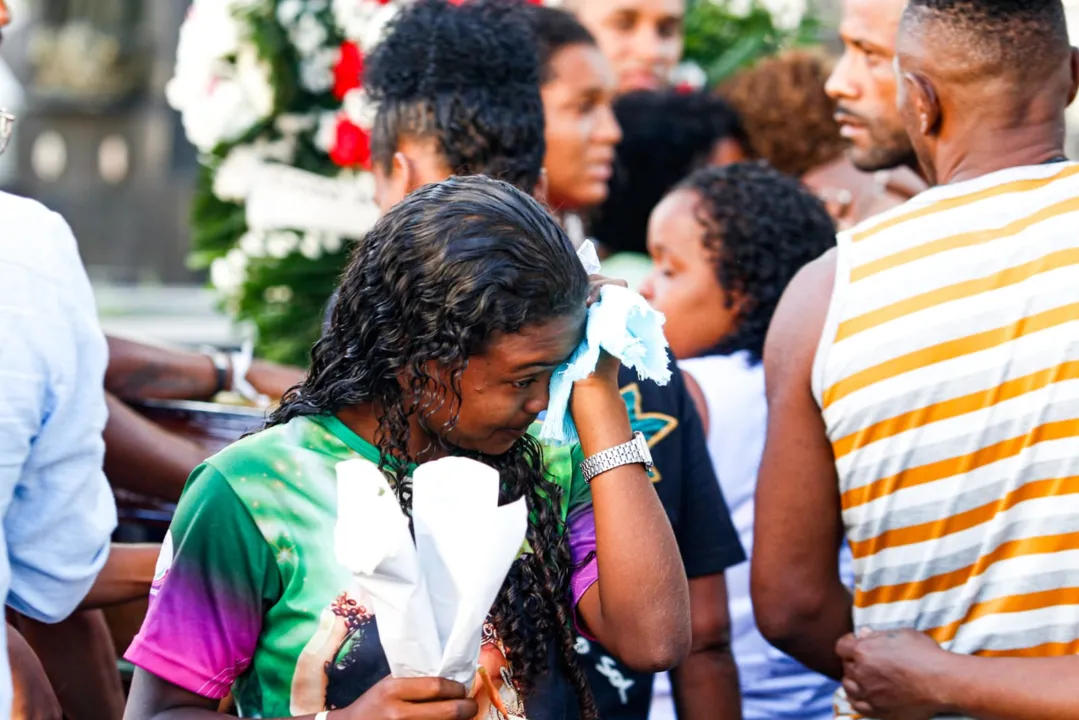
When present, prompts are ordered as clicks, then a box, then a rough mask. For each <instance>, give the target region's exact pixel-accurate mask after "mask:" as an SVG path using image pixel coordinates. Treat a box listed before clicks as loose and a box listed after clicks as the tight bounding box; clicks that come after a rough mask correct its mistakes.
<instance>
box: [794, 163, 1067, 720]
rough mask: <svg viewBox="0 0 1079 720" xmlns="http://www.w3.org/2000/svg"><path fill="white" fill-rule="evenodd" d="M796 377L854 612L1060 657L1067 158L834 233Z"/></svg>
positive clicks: (1011, 650)
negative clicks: (818, 411)
mask: <svg viewBox="0 0 1079 720" xmlns="http://www.w3.org/2000/svg"><path fill="white" fill-rule="evenodd" d="M813 390H814V394H815V395H816V397H817V401H818V403H819V404H820V406H821V408H822V413H823V417H824V421H825V424H826V426H827V430H828V436H829V438H830V440H831V443H832V447H833V449H834V453H835V458H836V468H837V470H838V474H839V484H840V494H841V498H842V509H843V522H844V524H845V526H846V531H847V536H848V538H849V540H850V544H851V548H852V550H853V554H854V571H855V597H854V625H855V628H857V629H861V628H871V629H874V630H887V629H894V628H904V627H907V628H915V629H917V630H920V631H922V632H925V633H927V634H928V635H930V636H931V637H932V638H933V639H935V640H937V641H938V642H939V643H940V644H941V645H942V646H943V647H945V648H947V649H949V650H952V651H954V652H958V653H965V654H974V655H981V656H987V657H993V656H1011V657H1034V656H1054V655H1074V654H1079V164H1075V163H1058V164H1050V165H1039V166H1033V167H1021V168H1012V169H1009V170H1004V171H1000V172H997V173H993V174H990V175H987V176H985V177H982V178H978V179H976V180H971V181H968V182H964V183H959V184H955V185H950V186H945V187H940V188H935V189H932V190H930V191H928V192H926V193H924V194H922V195H920V196H918V197H916V198H914V199H913V200H911V201H910V202H908V203H906V204H905V205H903V206H901V207H899V208H896V209H895V210H892V211H890V212H888V213H885V214H884V215H881V216H878V217H876V218H874V219H872V220H870V221H868V222H866V223H863V224H862V225H860V226H859V227H857V228H855V229H854V230H852V231H850V232H847V233H843V234H841V235H840V237H839V241H838V256H837V269H836V284H835V290H834V295H833V298H832V303H831V307H830V309H829V311H828V319H827V321H826V325H825V330H824V334H823V336H822V339H821V345H820V348H819V349H818V351H817V357H816V361H815V365H814V370H813ZM837 707H838V710H839V712H838V717H840V718H846V717H852V715H851V713H850V712H849V708H847V707H846V702H845V701H844V699H843V698H842V697H840V698H838V702H837Z"/></svg>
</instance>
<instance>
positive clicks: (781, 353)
mask: <svg viewBox="0 0 1079 720" xmlns="http://www.w3.org/2000/svg"><path fill="white" fill-rule="evenodd" d="M836 255H837V250H836V249H835V248H832V249H831V250H829V251H828V252H826V253H825V254H824V255H822V256H820V257H819V258H818V259H816V260H814V261H813V262H811V263H809V264H808V265H806V266H805V267H804V268H802V269H801V270H800V271H799V272H798V274H797V275H795V276H794V279H793V280H791V282H790V285H788V286H787V290H786V292H784V293H783V298H782V299H781V300H780V301H779V307H777V308H776V313H775V315H774V316H773V318H772V325H771V327H770V328H769V330H768V339H767V341H766V342H765V346H764V363H765V372H766V376H767V374H768V373H772V374H776V373H782V374H784V375H786V374H788V373H790V372H794V371H796V370H801V373H799V374H805V375H806V376H807V377H808V374H809V371H810V369H811V367H812V364H813V358H814V356H815V355H816V351H817V346H818V345H819V344H820V338H821V333H823V332H824V324H825V322H826V320H827V317H828V308H829V306H830V305H831V300H832V290H833V288H834V286H835V273H836Z"/></svg>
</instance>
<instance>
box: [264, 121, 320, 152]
mask: <svg viewBox="0 0 1079 720" xmlns="http://www.w3.org/2000/svg"><path fill="white" fill-rule="evenodd" d="M273 124H274V127H275V128H277V132H279V133H281V134H282V135H299V134H300V133H302V132H308V131H309V130H313V129H314V128H315V124H316V119H315V117H314V116H313V115H309V114H308V115H303V114H299V113H282V114H280V115H278V116H277V117H276V118H274V122H273ZM281 162H291V161H289V160H282V161H281Z"/></svg>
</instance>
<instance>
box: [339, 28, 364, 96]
mask: <svg viewBox="0 0 1079 720" xmlns="http://www.w3.org/2000/svg"><path fill="white" fill-rule="evenodd" d="M362 85H363V52H362V51H361V50H360V46H359V45H357V44H356V43H354V42H344V43H341V58H340V59H339V60H338V61H337V65H336V66H335V67H334V69H333V96H334V97H335V98H337V99H338V100H344V99H345V95H347V94H348V92H349V90H355V89H356V88H358V87H361V86H362Z"/></svg>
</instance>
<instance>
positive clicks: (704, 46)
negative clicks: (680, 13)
mask: <svg viewBox="0 0 1079 720" xmlns="http://www.w3.org/2000/svg"><path fill="white" fill-rule="evenodd" d="M741 4H743V3H740V2H737V1H735V2H731V1H730V0H691V5H690V8H689V12H688V13H687V15H686V51H685V58H686V60H692V61H694V62H696V63H697V64H698V65H700V67H701V68H702V69H703V70H704V72H705V74H706V75H707V76H708V86H709V87H715V86H716V85H717V84H719V83H721V82H722V81H723V80H725V79H726V78H727V77H729V76H730V75H732V74H733V73H735V72H736V71H737V70H738V69H739V68H742V67H745V66H746V65H752V64H753V63H754V62H756V61H757V60H759V59H760V58H762V57H764V56H766V55H771V54H773V53H775V52H777V51H778V50H781V49H783V48H787V47H792V46H798V45H809V44H812V43H814V42H815V41H816V39H817V32H818V29H819V22H818V20H817V18H816V15H815V14H814V13H813V12H812V11H810V12H807V13H806V14H805V16H804V17H803V18H802V21H801V23H800V24H799V26H798V27H797V28H794V29H791V30H786V29H782V28H778V27H776V24H775V22H774V21H773V19H772V14H771V13H770V12H769V11H768V9H767V8H766V7H765V6H764V5H763V4H761V2H760V0H753V3H752V7H751V9H750V10H749V12H748V13H747V14H745V15H744V16H743V15H740V14H738V13H735V12H732V11H731V9H730V8H731V7H733V6H735V5H741Z"/></svg>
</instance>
